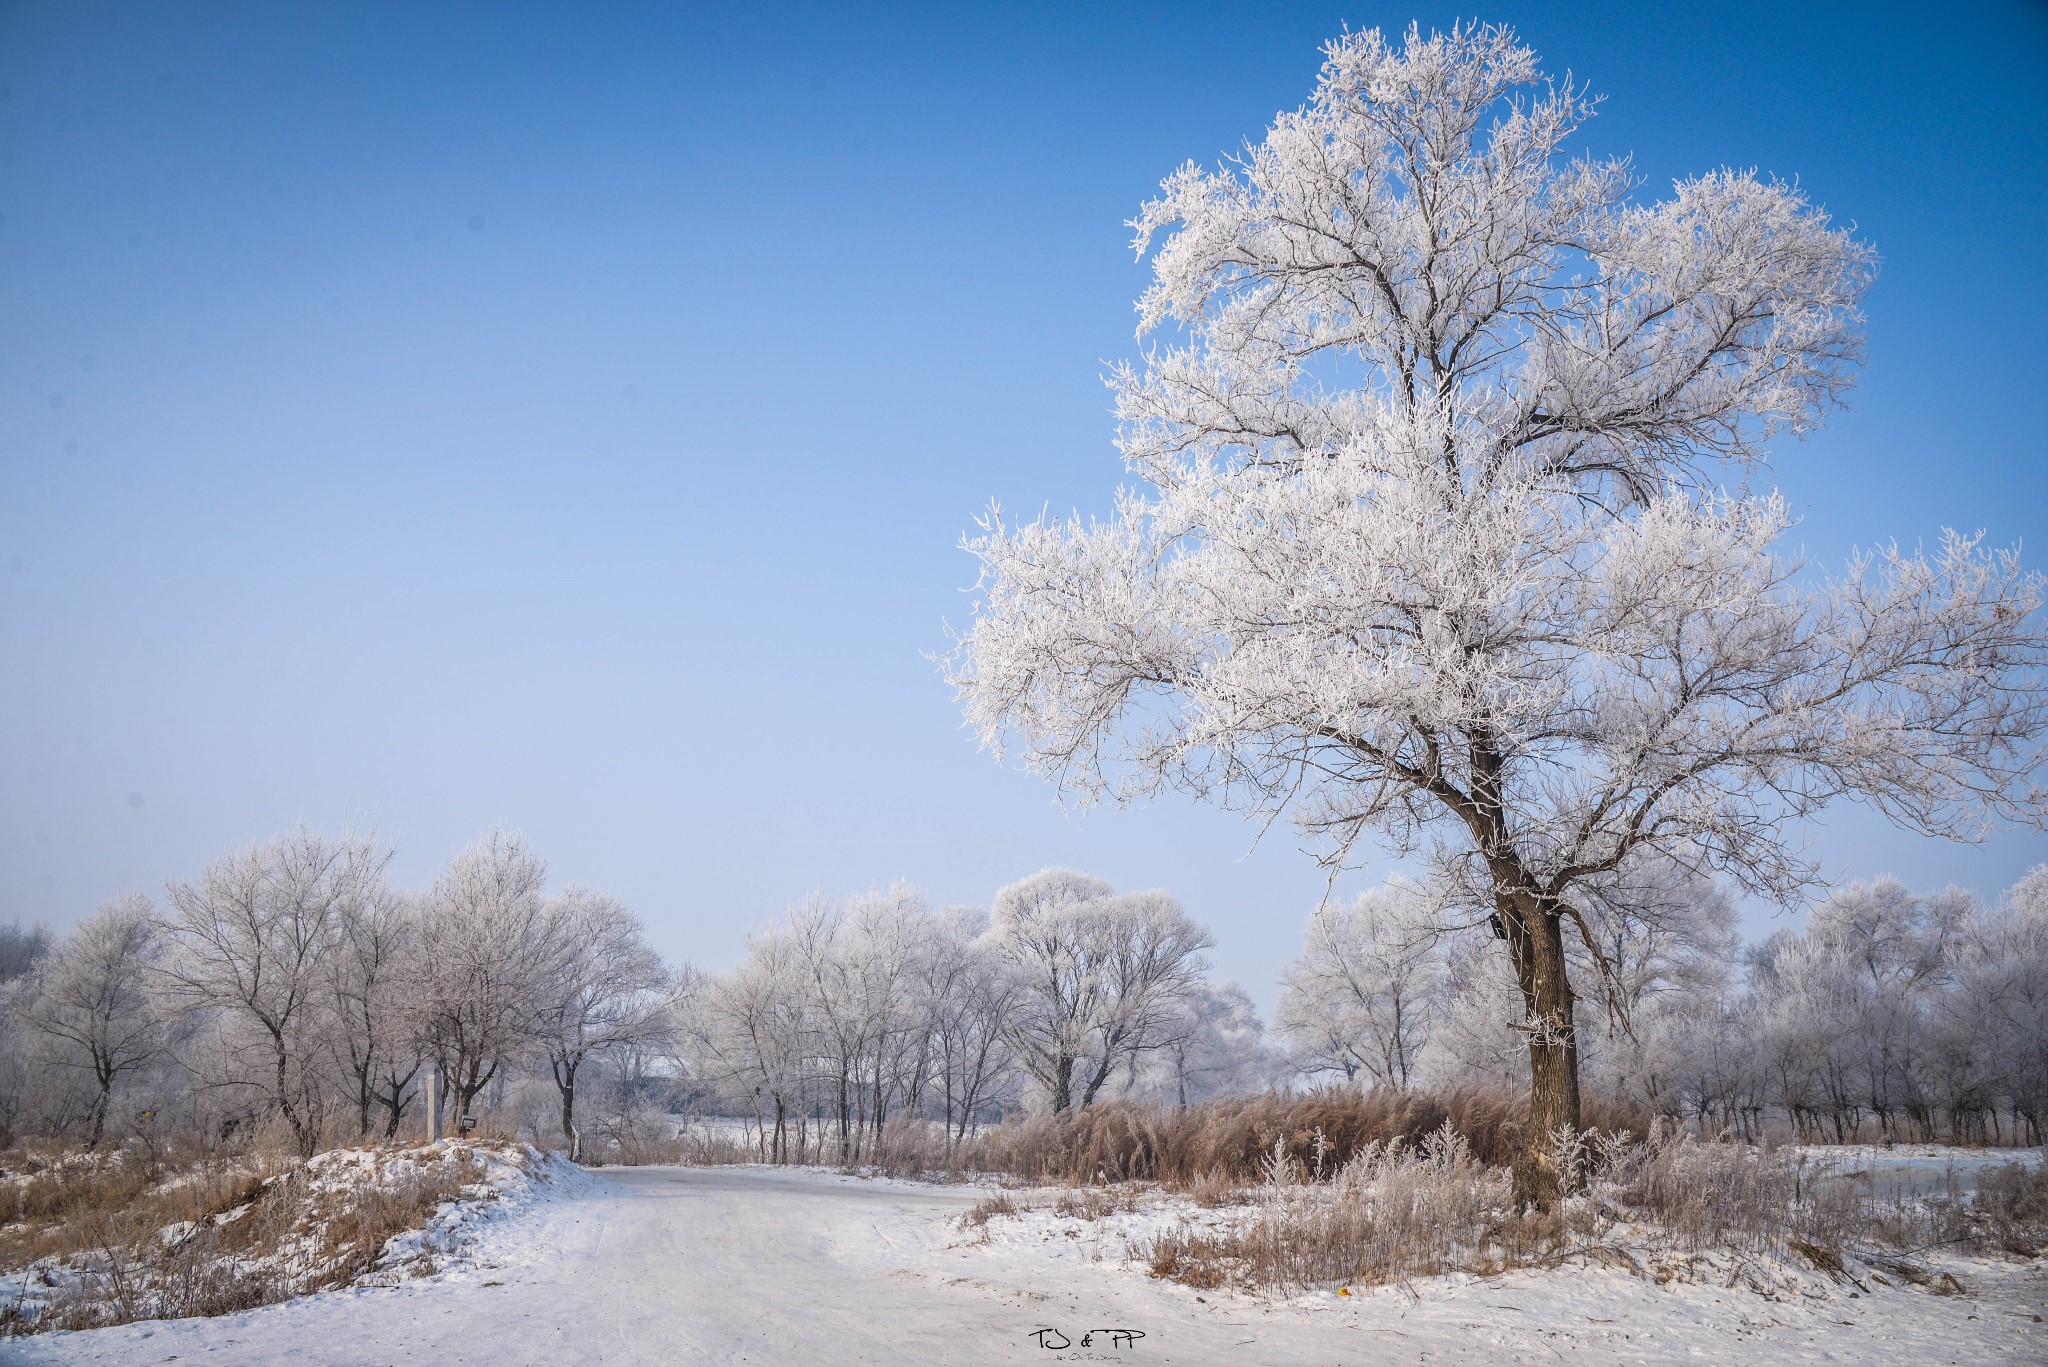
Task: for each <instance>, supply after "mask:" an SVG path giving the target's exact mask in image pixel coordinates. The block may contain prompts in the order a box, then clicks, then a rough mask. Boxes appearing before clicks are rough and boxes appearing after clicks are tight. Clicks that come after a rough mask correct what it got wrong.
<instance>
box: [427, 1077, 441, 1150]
mask: <svg viewBox="0 0 2048 1367" xmlns="http://www.w3.org/2000/svg"><path fill="white" fill-rule="evenodd" d="M440 1138H441V1070H440V1069H439V1068H431V1067H430V1068H428V1069H427V1142H428V1143H429V1144H432V1143H435V1142H436V1141H438V1140H439V1139H440Z"/></svg>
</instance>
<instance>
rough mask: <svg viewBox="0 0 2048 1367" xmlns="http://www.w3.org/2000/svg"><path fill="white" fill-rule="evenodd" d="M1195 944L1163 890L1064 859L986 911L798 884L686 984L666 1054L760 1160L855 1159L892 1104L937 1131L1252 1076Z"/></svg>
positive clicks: (1238, 1023) (1258, 1029) (909, 1122)
mask: <svg viewBox="0 0 2048 1367" xmlns="http://www.w3.org/2000/svg"><path fill="white" fill-rule="evenodd" d="M1210 943H1211V942H1210V937H1209V934H1208V931H1207V930H1206V929H1204V928H1203V927H1202V926H1200V925H1198V924H1197V923H1195V922H1194V921H1193V920H1191V919H1190V918H1189V917H1188V916H1187V914H1186V913H1185V912H1184V911H1183V910H1182V909H1181V907H1180V904H1179V903H1178V902H1176V901H1175V900H1174V899H1173V898H1172V897H1171V896H1169V895H1167V894H1166V893H1163V892H1140V893H1132V894H1124V895H1119V894H1118V893H1117V892H1116V890H1115V889H1114V888H1112V887H1111V886H1110V885H1109V884H1107V883H1105V882H1102V881H1101V880H1100V879H1095V878H1090V877H1088V876H1086V875H1084V874H1078V873H1074V872H1071V871H1069V870H1065V869H1047V870H1044V871H1043V872H1040V873H1037V874H1034V875H1032V876H1031V877H1030V878H1027V879H1024V880H1023V881H1021V882H1019V883H1015V884H1012V885H1011V886H1009V887H1006V888H1004V889H1002V890H1001V891H1000V892H998V893H997V894H996V896H995V901H994V905H993V908H992V909H991V910H990V911H988V912H983V911H980V910H976V909H968V908H960V907H949V908H945V909H941V910H934V909H933V908H932V907H930V906H929V905H928V904H927V903H925V902H924V901H923V900H922V899H921V898H919V897H918V896H917V895H916V894H915V893H913V892H911V891H910V890H909V889H908V888H905V887H903V886H901V885H898V886H896V887H892V888H890V889H888V890H887V891H885V892H877V893H870V894H868V895H866V896H864V897H857V898H854V899H852V900H851V901H849V902H846V903H843V904H841V903H835V902H829V901H825V900H823V899H813V900H811V901H809V902H807V903H805V904H803V905H802V906H799V907H796V908H794V909H792V910H791V911H790V913H789V915H788V917H787V918H786V919H785V921H784V922H783V923H782V924H781V925H778V926H776V927H775V928H773V929H771V930H769V931H767V932H765V933H763V934H760V935H757V936H754V937H752V938H751V939H749V940H748V942H747V947H746V954H745V957H744V958H743V960H742V961H741V963H740V964H739V965H738V967H736V968H735V969H734V970H733V971H732V972H730V973H726V974H721V975H717V976H715V977H710V978H706V979H703V980H701V981H699V982H697V983H696V984H695V985H694V990H693V991H692V993H691V994H690V998H689V1001H688V1004H687V1006H686V1008H685V1009H684V1010H683V1012H682V1013H681V1014H682V1018H683V1020H684V1021H685V1022H686V1030H687V1035H688V1045H687V1047H686V1049H685V1050H684V1053H685V1056H686V1060H687V1062H688V1064H689V1066H690V1068H691V1071H692V1072H693V1074H694V1075H695V1076H697V1077H698V1078H699V1079H700V1080H701V1081H703V1082H704V1083H706V1084H707V1085H709V1086H711V1087H713V1088H715V1089H716V1091H717V1092H718V1093H720V1094H721V1095H722V1097H723V1098H724V1100H725V1103H726V1107H727V1109H728V1110H730V1111H735V1112H737V1113H739V1114H742V1115H746V1116H750V1117H751V1118H752V1120H753V1122H754V1123H755V1124H756V1126H757V1127H758V1128H757V1131H756V1132H757V1134H758V1135H759V1142H760V1145H761V1149H762V1153H763V1155H764V1156H765V1157H767V1158H768V1159H770V1160H771V1161H776V1162H791V1161H798V1162H800V1161H806V1160H817V1159H821V1158H822V1159H828V1160H836V1161H840V1162H857V1161H861V1160H862V1159H864V1158H865V1157H868V1156H869V1155H872V1154H874V1153H875V1152H877V1150H878V1147H879V1146H880V1145H881V1144H882V1143H883V1142H884V1141H885V1140H886V1139H887V1137H888V1135H889V1127H890V1125H891V1124H892V1122H895V1123H898V1124H900V1125H904V1126H909V1127H912V1128H914V1129H915V1130H916V1131H917V1132H919V1133H920V1134H921V1135H925V1136H929V1135H930V1134H931V1133H932V1131H933V1129H934V1128H936V1129H937V1130H938V1132H940V1133H942V1134H943V1136H944V1139H945V1142H946V1143H947V1144H948V1145H949V1146H951V1145H957V1144H958V1143H959V1142H960V1141H961V1140H963V1139H964V1138H966V1137H967V1136H968V1135H969V1134H970V1133H971V1132H972V1131H973V1129H974V1128H975V1127H976V1126H977V1125H979V1124H981V1123H983V1122H986V1121H988V1120H990V1119H993V1118H995V1117H997V1116H999V1115H1002V1114H1004V1113H1006V1112H1010V1111H1014V1110H1016V1109H1018V1108H1020V1107H1030V1108H1033V1109H1043V1110H1049V1111H1052V1112H1056V1113H1057V1112H1063V1111H1067V1110H1071V1109H1074V1108H1076V1107H1081V1106H1087V1105H1089V1104H1091V1103H1093V1102H1095V1101H1097V1100H1098V1099H1101V1098H1103V1097H1106V1096H1112V1095H1142V1096H1152V1097H1158V1098H1162V1099H1169V1100H1173V1101H1176V1102H1181V1103H1185V1102H1186V1101H1188V1100H1191V1099H1195V1098H1197V1097H1200V1096H1205V1095H1209V1094H1211V1093H1213V1092H1216V1091H1219V1090H1225V1089H1232V1088H1247V1087H1249V1088H1257V1087H1260V1086H1264V1085H1266V1084H1268V1083H1269V1082H1270V1081H1271V1080H1272V1077H1273V1072H1272V1069H1271V1067H1270V1062H1269V1060H1268V1057H1267V1054H1266V1050H1265V1047H1264V1043H1263V1038H1262V1026H1261V1023H1260V1022H1259V1019H1258V1017H1257V1015H1256V1014H1255V1012H1254V1011H1253V1008H1252V1005H1251V1002H1250V999H1249V998H1248V997H1247V996H1246V995H1245V993H1244V992H1243V991H1242V990H1241V989H1240V988H1238V987H1237V986H1236V985H1235V984H1230V983H1223V984H1217V983H1213V982H1211V981H1209V980H1208V979H1207V978H1206V976H1205V968H1206V964H1205V961H1204V959H1203V953H1202V952H1203V951H1204V950H1205V949H1207V948H1208V947H1209V945H1210Z"/></svg>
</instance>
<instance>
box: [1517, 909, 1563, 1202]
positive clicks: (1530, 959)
mask: <svg viewBox="0 0 2048 1367" xmlns="http://www.w3.org/2000/svg"><path fill="white" fill-rule="evenodd" d="M1498 904H1499V909H1500V913H1501V920H1502V923H1503V924H1504V926H1505V927H1506V929H1507V932H1508V936H1507V938H1508V949H1509V952H1510V953H1511V954H1512V955H1513V956H1514V961H1515V976H1516V978H1517V979H1518V980H1519V981H1520V983H1521V988H1522V1004H1523V1007H1524V1008H1525V1011H1526V1015H1527V1018H1526V1020H1525V1021H1524V1022H1523V1024H1522V1026H1521V1027H1520V1028H1521V1029H1522V1031H1523V1032H1524V1033H1525V1034H1526V1035H1527V1036H1528V1038H1529V1123H1528V1125H1527V1127H1526V1128H1525V1129H1524V1130H1523V1132H1522V1151H1521V1153H1519V1154H1518V1155H1516V1157H1515V1166H1514V1199H1515V1204H1516V1205H1517V1206H1518V1207H1523V1208H1528V1207H1532V1206H1533V1207H1534V1208H1535V1209H1537V1210H1542V1211H1547V1210H1550V1209H1552V1208H1554V1207H1555V1206H1556V1205H1557V1203H1558V1201H1559V1199H1560V1198H1562V1197H1564V1196H1567V1195H1569V1194H1570V1193H1571V1192H1572V1191H1574V1190H1576V1189H1577V1187H1578V1185H1579V1184H1580V1182H1581V1180H1582V1174H1580V1173H1577V1172H1572V1171H1567V1170H1566V1169H1567V1164H1566V1161H1565V1159H1564V1156H1563V1155H1562V1154H1560V1153H1559V1151H1558V1144H1557V1141H1558V1139H1559V1137H1560V1133H1561V1132H1564V1131H1569V1132H1570V1133H1572V1134H1577V1133H1578V1131H1579V1129H1580V1128H1581V1125H1580V1115H1579V1041H1578V1035H1577V1032H1576V1030H1575V1029H1574V1027H1573V1024H1572V988H1571V982H1570V980H1569V979H1568V978H1567V977H1566V974H1565V958H1564V923H1563V920H1562V918H1561V917H1560V916H1559V915H1558V914H1557V913H1556V912H1555V911H1553V910H1551V909H1549V908H1547V907H1545V906H1543V905H1542V904H1541V903H1539V902H1538V901H1537V899H1536V898H1535V897H1533V896H1531V895H1529V894H1526V893H1506V894H1503V895H1502V896H1501V897H1500V898H1499V899H1498Z"/></svg>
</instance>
